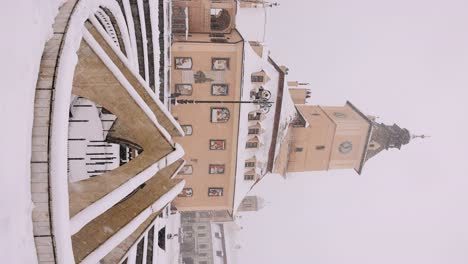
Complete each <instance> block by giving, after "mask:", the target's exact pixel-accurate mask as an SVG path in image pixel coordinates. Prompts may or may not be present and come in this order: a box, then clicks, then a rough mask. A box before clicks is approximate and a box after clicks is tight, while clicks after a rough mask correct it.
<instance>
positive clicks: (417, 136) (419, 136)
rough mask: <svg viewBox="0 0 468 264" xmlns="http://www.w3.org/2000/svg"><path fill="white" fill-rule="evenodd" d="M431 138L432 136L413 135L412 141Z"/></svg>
mask: <svg viewBox="0 0 468 264" xmlns="http://www.w3.org/2000/svg"><path fill="white" fill-rule="evenodd" d="M429 137H431V136H428V135H424V134H423V135H411V139H415V138H422V139H424V138H429Z"/></svg>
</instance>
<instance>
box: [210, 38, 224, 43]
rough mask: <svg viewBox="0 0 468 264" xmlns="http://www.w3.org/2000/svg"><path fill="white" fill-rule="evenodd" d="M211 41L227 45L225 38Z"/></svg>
mask: <svg viewBox="0 0 468 264" xmlns="http://www.w3.org/2000/svg"><path fill="white" fill-rule="evenodd" d="M210 41H211V42H213V43H227V39H224V38H212V39H210Z"/></svg>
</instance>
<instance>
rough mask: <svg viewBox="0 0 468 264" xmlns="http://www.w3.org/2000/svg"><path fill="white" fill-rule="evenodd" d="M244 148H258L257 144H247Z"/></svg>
mask: <svg viewBox="0 0 468 264" xmlns="http://www.w3.org/2000/svg"><path fill="white" fill-rule="evenodd" d="M245 147H246V148H258V142H247V143H246V144H245Z"/></svg>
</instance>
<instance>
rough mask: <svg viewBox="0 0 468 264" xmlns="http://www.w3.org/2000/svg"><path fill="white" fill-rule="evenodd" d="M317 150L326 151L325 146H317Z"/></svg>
mask: <svg viewBox="0 0 468 264" xmlns="http://www.w3.org/2000/svg"><path fill="white" fill-rule="evenodd" d="M315 149H316V150H324V149H325V146H323V145H320V146H316V147H315Z"/></svg>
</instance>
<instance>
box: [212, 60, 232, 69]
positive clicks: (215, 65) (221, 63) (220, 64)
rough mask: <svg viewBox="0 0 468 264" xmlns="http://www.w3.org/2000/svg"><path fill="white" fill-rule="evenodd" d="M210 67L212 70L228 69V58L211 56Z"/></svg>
mask: <svg viewBox="0 0 468 264" xmlns="http://www.w3.org/2000/svg"><path fill="white" fill-rule="evenodd" d="M211 69H212V70H213V71H226V70H229V58H212V59H211Z"/></svg>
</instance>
